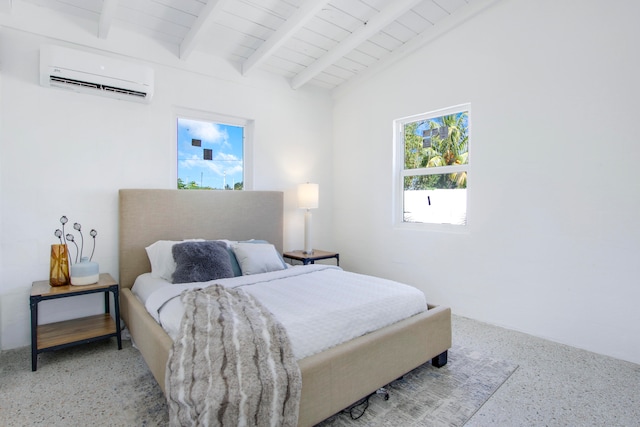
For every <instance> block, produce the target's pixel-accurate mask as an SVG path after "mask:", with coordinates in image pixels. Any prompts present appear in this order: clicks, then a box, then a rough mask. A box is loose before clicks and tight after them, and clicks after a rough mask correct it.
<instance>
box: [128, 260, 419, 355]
mask: <svg viewBox="0 0 640 427" xmlns="http://www.w3.org/2000/svg"><path fill="white" fill-rule="evenodd" d="M213 283H219V284H221V285H224V286H228V287H238V286H240V287H242V289H243V290H245V291H246V292H248V293H250V294H252V295H253V296H255V297H256V298H257V299H258V300H259V301H260V302H262V304H264V305H265V306H266V307H267V308H268V309H269V310H270V311H271V313H273V315H274V316H275V317H276V319H278V321H280V323H282V325H283V326H284V327H285V329H286V330H287V333H288V334H289V339H290V340H291V344H292V347H293V352H294V354H295V356H296V358H297V359H298V360H299V359H302V358H305V357H307V356H311V355H313V354H315V353H319V352H321V351H324V350H326V349H328V348H330V347H333V346H336V345H338V344H340V343H343V342H346V341H349V340H351V339H353V338H356V337H359V336H361V335H364V334H366V333H368V332H372V331H374V330H376V329H380V328H382V327H385V326H388V325H391V324H393V323H395V322H398V321H400V320H402V319H405V318H407V317H410V316H413V315H415V314H417V313H420V312H422V311H425V310H426V309H427V303H426V301H425V297H424V294H423V293H422V292H421V291H419V290H418V289H416V288H414V287H411V286H409V285H405V284H402V283H398V282H394V281H391V280H386V279H381V278H378V277H372V276H365V275H362V274H356V273H350V272H346V271H343V270H342V269H340V268H339V267H333V266H328V265H307V266H296V267H292V268H288V269H286V270H281V271H274V272H271V273H263V274H257V275H250V276H240V277H233V278H230V279H219V280H215V281H212V282H205V283H185V284H175V285H174V284H171V283H169V282H166V281H163V280H160V279H154V278H152V277H151V275H150V274H143V275H141V276H140V277H139V278H138V279H136V283H135V284H134V286H133V293H134V294H136V295H137V296H138V298H140V299H141V300H142V301H143V302H144V303H145V306H146V308H147V310H148V311H149V313H150V314H151V315H152V316H153V317H154V318H155V319H156V321H157V322H158V323H160V324H161V325H162V327H163V328H164V329H165V330H166V331H167V333H168V334H169V336H171V338H175V337H176V335H177V331H178V328H179V326H180V321H181V319H182V314H183V312H184V309H183V307H182V303H181V302H180V298H178V296H179V295H180V293H181V292H182V291H183V290H185V289H188V288H202V287H206V286H208V285H211V284H213Z"/></svg>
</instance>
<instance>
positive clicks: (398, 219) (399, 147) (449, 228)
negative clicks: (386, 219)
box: [391, 103, 473, 234]
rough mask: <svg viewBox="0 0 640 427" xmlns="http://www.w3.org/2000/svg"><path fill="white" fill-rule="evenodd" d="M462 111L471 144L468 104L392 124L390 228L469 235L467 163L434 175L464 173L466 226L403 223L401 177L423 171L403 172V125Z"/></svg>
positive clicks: (470, 181) (469, 189) (406, 118)
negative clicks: (465, 113)
mask: <svg viewBox="0 0 640 427" xmlns="http://www.w3.org/2000/svg"><path fill="white" fill-rule="evenodd" d="M462 111H468V112H469V127H468V133H469V141H471V104H470V103H466V104H459V105H455V106H452V107H448V108H442V109H439V110H435V111H429V112H426V113H422V114H415V115H413V116H408V117H403V118H401V119H396V120H394V121H393V156H392V157H393V183H392V188H393V190H392V200H393V204H392V210H393V212H392V216H391V217H392V221H393V227H394V228H396V229H399V230H423V231H441V232H449V233H461V234H467V233H469V232H470V224H471V222H472V215H471V212H472V211H471V203H470V199H471V198H470V197H469V196H470V194H471V187H472V184H470V183H473V178H472V172H471V169H472V167H471V161H469V163H468V164H466V165H464V166H441V167H438V168H437V173H438V174H441V173H445V174H446V173H452V172H460V171H466V172H467V177H468V182H467V220H466V224H464V225H462V224H435V223H420V222H405V221H404V212H403V209H404V200H403V196H404V177H405V176H407V175H415V174H416V172H418V173H419V174H422V173H424V172H425V171H426V170H427V168H420V169H411V170H410V171H409V172H408V171H406V170H405V169H404V125H405V124H406V123H412V122H416V121H419V120H427V119H429V118H433V117H440V116H446V115H449V114H455V113H460V112H462ZM472 145H473V144H471V143H470V144H469V147H468V151H469V159H471V158H472V155H471V146H472ZM429 172H435V170H434V169H433V168H431V169H429Z"/></svg>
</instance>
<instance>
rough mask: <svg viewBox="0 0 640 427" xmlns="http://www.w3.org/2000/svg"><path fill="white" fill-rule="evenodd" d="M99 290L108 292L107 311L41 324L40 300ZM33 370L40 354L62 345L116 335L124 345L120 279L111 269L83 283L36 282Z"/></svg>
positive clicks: (32, 288) (119, 348)
mask: <svg viewBox="0 0 640 427" xmlns="http://www.w3.org/2000/svg"><path fill="white" fill-rule="evenodd" d="M97 292H103V293H104V314H97V315H93V316H87V317H82V318H78V319H71V320H65V321H62V322H55V323H47V324H44V325H38V303H40V302H41V301H47V300H51V299H58V298H68V297H74V296H78V295H87V294H92V293H97ZM110 292H111V293H112V294H113V303H114V317H111V314H110V310H109V293H110ZM29 305H30V306H31V370H32V371H35V370H36V369H37V365H38V354H39V353H42V352H45V351H55V350H59V349H61V348H66V347H71V346H74V345H79V344H86V343H90V342H93V341H98V340H103V339H107V338H111V337H116V338H117V340H118V350H121V349H122V338H121V335H120V301H119V294H118V283H117V282H116V281H115V280H114V279H113V277H111V275H110V274H108V273H102V274H100V277H99V279H98V283H95V284H92V285H83V286H73V285H66V286H51V285H49V281H48V280H40V281H37V282H33V284H32V286H31V297H30V298H29Z"/></svg>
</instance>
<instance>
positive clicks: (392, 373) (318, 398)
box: [119, 189, 451, 426]
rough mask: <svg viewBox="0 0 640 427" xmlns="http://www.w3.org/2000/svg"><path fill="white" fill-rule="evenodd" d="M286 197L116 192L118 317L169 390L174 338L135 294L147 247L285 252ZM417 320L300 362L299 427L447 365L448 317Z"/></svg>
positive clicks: (431, 313) (429, 314)
mask: <svg viewBox="0 0 640 427" xmlns="http://www.w3.org/2000/svg"><path fill="white" fill-rule="evenodd" d="M283 202H284V198H283V193H282V192H276V191H180V190H156V189H151V190H148V189H123V190H120V192H119V283H120V288H121V290H120V292H121V297H120V298H121V316H122V318H123V320H124V322H125V324H126V326H127V328H128V329H129V332H130V334H131V336H132V338H133V341H134V342H135V344H136V346H137V347H138V348H139V350H140V352H141V354H142V356H143V358H144V359H145V362H146V363H147V365H148V366H149V369H150V370H151V372H152V373H153V375H154V377H155V379H156V381H157V382H158V384H159V385H160V387H161V388H162V390H163V391H165V370H166V365H167V360H168V357H169V352H170V349H171V346H172V339H171V338H170V336H169V335H168V334H167V333H166V332H165V331H164V330H163V329H162V327H161V326H160V325H159V324H158V323H157V322H156V320H155V319H154V318H153V317H152V316H151V315H150V314H149V313H148V311H147V310H146V308H145V306H144V305H143V304H142V303H141V302H140V300H139V299H138V298H137V297H136V296H135V295H134V294H133V292H132V291H131V288H132V286H133V284H134V282H135V280H136V278H137V277H138V276H140V275H142V274H144V273H148V272H149V271H150V270H151V266H150V262H149V259H148V257H147V253H146V251H145V247H147V246H149V245H150V244H152V243H154V242H156V241H158V240H183V239H198V238H201V239H230V240H250V239H260V240H265V241H268V242H270V243H272V244H273V245H274V246H275V247H276V248H277V250H278V251H279V252H282V249H283V247H282V246H283V221H284V220H283V213H284V212H283V209H284V205H283ZM427 308H428V309H427V310H426V311H423V312H422V313H420V314H417V315H414V316H412V317H410V318H407V319H405V320H401V321H399V322H396V323H394V324H392V325H390V326H387V327H384V328H382V329H380V330H377V331H374V332H371V333H367V334H366V335H363V336H360V337H357V338H355V339H353V340H351V341H348V342H346V343H343V344H340V345H337V346H335V347H332V348H330V349H328V350H325V351H322V352H321V353H317V354H314V355H312V356H308V357H305V358H302V359H300V360H298V365H299V367H300V371H301V374H302V392H301V397H300V406H299V415H298V424H299V425H301V426H311V425H314V424H316V423H318V422H320V421H322V420H324V419H325V418H327V417H329V416H331V415H333V414H335V413H337V412H339V411H341V410H342V409H344V408H346V407H348V406H349V405H351V404H353V403H354V402H356V401H358V400H359V399H361V398H363V397H364V396H367V395H368V394H370V393H371V392H373V391H375V390H376V389H378V388H380V387H383V386H385V385H386V384H388V383H390V382H391V381H393V380H395V379H396V378H398V377H400V376H402V375H404V374H405V373H407V372H409V371H410V370H412V369H414V368H416V367H417V366H419V365H421V364H423V363H426V362H428V361H429V360H432V363H433V364H434V365H436V366H442V365H444V364H445V363H446V358H447V350H448V349H449V348H450V347H451V312H450V309H449V308H447V307H442V306H433V305H428V307H427Z"/></svg>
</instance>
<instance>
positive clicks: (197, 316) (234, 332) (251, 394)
mask: <svg viewBox="0 0 640 427" xmlns="http://www.w3.org/2000/svg"><path fill="white" fill-rule="evenodd" d="M180 298H181V300H182V304H183V305H184V309H185V315H184V317H183V319H182V323H181V325H180V328H181V331H180V334H179V337H178V338H177V339H176V340H175V341H174V343H173V347H172V349H171V352H170V354H169V361H168V362H167V371H166V379H165V380H166V381H165V384H166V389H167V390H166V392H167V393H166V394H167V401H168V403H169V417H170V423H171V425H172V426H234V427H235V426H261V427H262V426H296V425H297V423H298V406H299V402H300V391H301V389H302V378H301V374H300V369H299V367H298V364H297V362H296V360H295V357H294V356H293V352H292V350H291V345H290V343H289V338H288V337H287V334H286V331H285V330H284V328H283V327H282V325H281V324H280V323H279V322H278V321H277V320H275V319H274V318H273V316H272V315H271V313H270V312H269V311H268V310H267V309H266V308H264V307H263V306H262V304H260V303H259V302H258V301H257V300H256V299H255V298H253V297H252V296H251V295H249V294H247V293H246V292H244V291H242V290H241V289H233V288H231V289H227V288H225V287H223V286H221V285H213V286H210V287H207V288H204V289H191V290H186V291H184V292H183V293H182V294H181V295H180Z"/></svg>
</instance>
